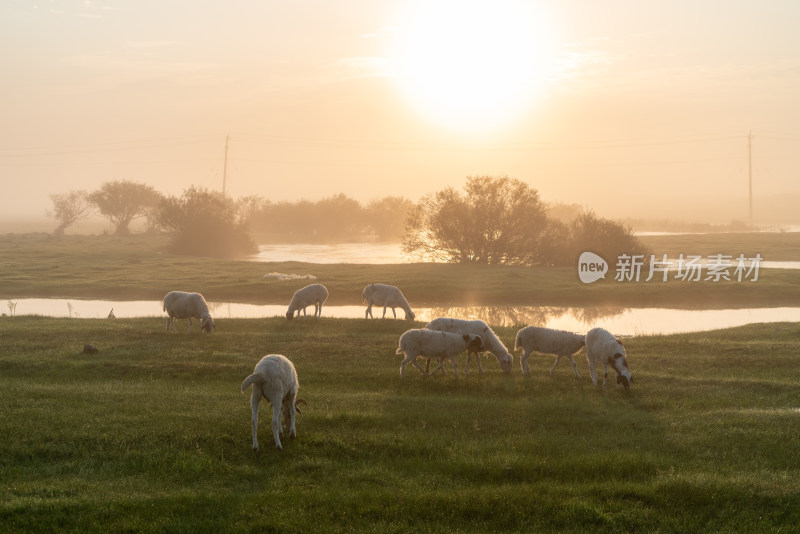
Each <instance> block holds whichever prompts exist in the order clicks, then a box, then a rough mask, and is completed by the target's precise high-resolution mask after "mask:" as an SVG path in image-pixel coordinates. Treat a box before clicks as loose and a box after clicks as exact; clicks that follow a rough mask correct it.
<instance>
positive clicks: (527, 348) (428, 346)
mask: <svg viewBox="0 0 800 534" xmlns="http://www.w3.org/2000/svg"><path fill="white" fill-rule="evenodd" d="M327 298H328V290H327V288H326V287H325V286H323V285H322V284H311V285H309V286H306V287H304V288H302V289H299V290H297V291H296V292H295V293H294V295H293V296H292V300H291V302H290V303H289V308H288V310H287V311H286V318H287V319H289V320H291V319H292V318H293V317H294V316H295V314H296V315H297V316H298V317H299V315H300V312H301V311H302V313H303V316H304V317H305V316H306V311H305V310H306V308H307V307H309V306H311V305H313V306H314V317H321V316H322V305H323V304H324V303H325V301H326V300H327ZM362 299H363V301H364V302H365V303H366V304H367V310H366V312H365V313H364V317H365V318H369V317H372V307H373V306H379V307H381V306H382V307H383V317H386V309H387V308H391V309H392V315H393V316H394V317H395V318H396V317H397V314H396V313H395V308H400V309H402V310H403V311H405V314H406V319H408V320H412V319H414V318H415V315H414V312H413V311H411V307H410V306H409V304H408V301H407V300H406V298H405V297H404V296H403V293H402V292H401V291H400V289H398V288H397V287H395V286H391V285H386V284H370V285H368V286H367V287H366V288H364V292H363V293H362ZM164 311H165V312H167V314H168V315H169V318H168V319H167V331H169V330H170V329H176V327H175V322H174V320H175V319H187V318H188V319H189V331H190V332H191V329H192V318H196V319H198V320H199V321H200V329H201V330H202V331H204V332H208V333H210V332H212V331H213V330H214V320H213V319H212V318H211V315H210V314H209V311H208V305H207V304H206V301H205V299H204V298H203V296H202V295H201V294H199V293H185V292H182V291H172V292H170V293H168V294H167V295H166V296H165V297H164ZM584 346H585V347H586V358H587V359H588V361H589V372H590V374H591V377H592V383H593V384H594V385H595V386H596V385H597V364H598V363H599V364H600V365H602V367H603V387H605V386H606V381H607V379H608V366H611V367H612V368H613V369H614V370H615V371H616V372H617V388H619V387H620V385H622V386H624V387H625V388H626V389H627V388H628V387H629V385H630V383H631V382H632V381H633V377H632V376H631V373H630V371H629V370H628V364H627V359H626V358H627V357H626V354H625V347H623V346H622V342H621V341H620V340H619V339H617V338H615V337H614V336H613V335H612V334H611V333H609V332H608V331H607V330H604V329H602V328H593V329H591V330H589V332H588V333H587V334H586V335H585V336H582V335H579V334H573V333H571V332H564V331H561V330H554V329H551V328H542V327H538V326H527V327H525V328H522V329H520V330H519V331H518V332H517V336H516V339H515V341H514V350H515V351H517V350H520V349H521V350H522V355H521V357H520V365H521V367H522V373H523V374H524V375H526V376H527V375H529V374H530V369H529V368H528V357H529V356H530V355H531V354H532V353H534V352H538V353H541V354H553V355H555V356H556V363H555V365H553V368H552V369H551V370H550V376H552V375H553V372H554V371H555V369H556V367H557V366H558V363H559V362H560V361H561V358H563V357H565V356H566V357H567V358H568V359H569V362H570V364H572V370H573V372H574V373H575V376H577V377H579V378H580V374H579V373H578V368H577V366H576V365H575V360H573V358H572V356H573V355H574V354H575V353H577V352H578V351H580V350H581V348H583V347H584ZM465 351H466V353H467V361H466V364H465V366H464V372H465V373H467V374H469V361H470V359H471V357H472V356H474V357H475V359H476V361H477V362H478V369H479V370H480V372H481V373H483V372H484V371H483V366H482V365H481V361H480V357H479V353H481V352H490V353H491V354H493V355H494V356H495V358H497V361H498V363H499V364H500V368H501V369H502V370H503V372H504V373H509V372H510V371H511V367H512V362H513V356H512V355H511V353H510V352H509V351H508V349H507V348H506V346H505V345H503V342H502V341H500V338H498V337H497V335H496V334H495V333H494V332H493V331H492V329H491V328H490V327H489V326H488V325H487V324H486V323H485V322H483V321H480V320H465V319H452V318H446V317H440V318H438V319H434V320H433V321H431V322H430V323H428V324H427V325H426V326H425V328H415V329H411V330H407V331H406V332H404V333H403V334H402V335H401V336H400V340H399V342H398V348H397V351H396V353H397V354H403V355H404V358H403V361H402V362H401V363H400V378H401V379H402V378H403V377H404V376H405V368H406V365H408V364H409V363H410V364H412V365H413V366H414V367H416V368H417V369H418V370H419V371H420V372H421V373H422V374H424V375H430V374H434V373H436V372H437V371H440V370H441V371H442V374H444V373H445V370H444V361H445V360H446V359H449V360H450V362H451V363H452V365H453V371H454V373H455V375H456V376H458V365H457V364H456V361H455V357H456V356H457V355H459V354H461V353H463V352H465ZM420 356H421V357H424V358H426V359H427V366H426V368H425V369H423V368H422V367H421V366H420V365H419V363H417V358H419V357H420ZM431 359H436V360H438V362H439V366H438V367H437V368H436V369H434V370H433V371H429V369H430V360H431ZM249 387H252V391H251V396H250V406H251V409H252V417H251V423H252V431H253V449H254V450H258V438H257V428H258V406H259V403H260V402H261V398H262V397H264V398H266V399H267V400H268V401H269V402H270V403H271V404H272V434H273V437H274V438H275V445H276V446H277V447H278V449H281V450H282V449H283V447H282V445H281V439H280V438H281V436H282V435H283V428H282V425H281V415H283V420H284V422H285V423H286V424H288V425H289V436H290V437H292V438H294V437H295V434H296V431H295V412H297V413H300V414H301V415H302V412H300V408H299V406H300V405H301V404H307V403H306V401H305V400H304V399H299V398H297V390H298V388H299V382H298V380H297V371H296V370H295V368H294V365H293V364H292V362H291V361H289V360H288V359H287V358H286V357H285V356H282V355H280V354H270V355H267V356H264V357H263V358H262V359H261V361H259V362H258V364H256V366H255V369H254V370H253V374H251V375H250V376H248V377H247V378H245V379H244V381H243V382H242V386H241V390H242V392H244V391H246V390H247V388H249Z"/></svg>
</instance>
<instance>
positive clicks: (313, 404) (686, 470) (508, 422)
mask: <svg viewBox="0 0 800 534" xmlns="http://www.w3.org/2000/svg"><path fill="white" fill-rule="evenodd" d="M164 324H165V321H164V320H163V318H161V317H159V318H145V319H135V320H120V319H117V320H105V319H104V320H90V319H81V320H76V319H50V318H42V317H2V318H0V347H1V348H0V406H2V412H0V414H1V415H0V436H2V438H0V531H4V532H11V531H19V532H55V531H58V532H111V531H113V532H133V531H151V532H191V533H197V532H355V531H359V532H379V533H386V532H536V531H550V532H563V531H570V532H796V531H797V529H798V525H800V454H798V452H800V432H799V431H798V429H800V365H798V364H799V363H800V360H799V358H800V326H798V325H797V324H789V323H781V324H762V325H751V326H747V327H742V328H736V329H732V330H724V331H715V332H709V333H696V334H687V335H672V336H655V337H637V338H631V339H630V340H628V341H626V346H627V349H628V355H629V362H630V367H631V371H632V372H633V375H634V378H635V382H634V384H633V386H632V388H631V390H629V391H627V392H626V391H624V390H622V391H618V390H616V389H615V388H614V387H609V388H608V389H606V390H603V389H600V388H596V387H594V386H593V385H592V383H591V380H590V379H589V373H588V364H587V363H586V359H585V356H584V355H583V353H581V354H579V355H578V357H577V358H576V361H578V363H579V370H580V372H581V374H582V378H581V379H577V378H575V377H574V376H573V375H572V370H571V369H570V367H569V365H568V364H567V363H564V362H562V365H561V366H559V368H558V369H557V370H556V376H555V377H554V378H551V377H550V376H549V374H548V373H549V369H550V367H551V365H552V363H553V359H552V357H549V356H540V357H538V358H537V357H536V356H532V357H531V370H532V376H531V377H530V378H528V379H526V378H524V377H523V376H522V375H521V373H520V370H519V363H518V360H517V359H516V358H515V362H514V363H515V366H514V369H513V370H512V373H511V374H510V375H508V376H505V375H502V373H501V372H500V369H499V366H498V365H497V363H496V361H495V360H494V358H493V357H491V356H489V357H488V358H486V359H484V361H483V365H484V368H485V369H486V370H487V374H486V375H484V376H478V375H473V374H470V376H466V377H465V376H463V375H462V376H460V377H458V378H455V377H454V376H452V373H449V374H448V376H446V377H442V376H435V377H423V376H422V375H420V374H419V373H418V372H417V371H416V370H415V369H413V368H411V367H409V368H408V369H407V373H406V379H405V380H404V381H402V382H401V381H400V380H399V364H400V360H401V356H399V355H396V354H395V353H394V352H395V348H396V346H397V339H398V337H399V335H400V334H401V333H402V332H403V331H404V330H405V329H407V328H409V327H410V326H411V324H410V323H408V322H405V321H391V320H386V321H381V320H374V321H369V322H368V321H365V320H347V319H340V320H337V319H329V318H323V319H321V320H317V321H314V320H306V321H304V320H297V321H292V322H291V323H289V322H287V321H285V320H282V319H278V318H274V319H253V320H245V319H242V320H227V321H219V324H218V330H217V332H215V333H213V334H211V335H201V334H199V333H197V332H193V333H192V334H187V333H186V332H185V327H186V322H185V321H179V323H178V326H179V332H178V333H170V334H168V333H166V332H164V331H163V329H164ZM416 326H421V325H420V324H419V323H417V324H416ZM497 331H498V334H499V335H500V336H501V338H502V339H503V340H504V342H505V343H506V344H507V345H508V344H511V343H512V342H513V336H514V333H515V332H514V330H513V329H502V328H501V329H498V330H497ZM85 343H92V344H94V345H95V346H97V347H98V348H99V349H100V353H99V354H97V355H87V354H83V353H82V352H81V349H82V347H83V345H84V344H85ZM270 352H276V353H283V354H285V355H287V356H288V357H290V359H292V360H293V361H294V363H295V365H296V368H297V370H298V374H299V376H300V396H302V397H304V398H306V399H307V400H308V402H309V406H308V407H307V408H306V409H304V412H305V415H304V416H303V417H302V418H301V419H299V421H298V424H297V432H298V437H297V439H296V440H293V441H291V440H288V439H287V440H286V443H284V451H283V452H279V451H277V450H276V449H274V448H273V446H272V437H271V433H270V429H269V421H270V417H271V415H270V410H268V409H267V406H266V405H265V404H264V403H262V406H261V417H260V428H259V431H260V432H259V434H260V439H259V440H260V443H261V450H260V451H259V452H258V453H254V452H253V451H252V450H251V448H250V439H251V438H250V423H249V419H250V412H249V395H248V394H242V393H240V391H239V386H240V383H241V381H242V380H243V379H244V377H245V376H247V375H248V374H249V373H250V372H252V368H253V366H254V365H255V363H256V362H257V361H258V360H259V358H260V357H261V356H262V355H264V354H266V353H270ZM517 356H518V355H517ZM463 361H464V357H463V356H462V357H461V358H460V360H459V363H460V365H461V366H462V368H463ZM612 374H613V373H612Z"/></svg>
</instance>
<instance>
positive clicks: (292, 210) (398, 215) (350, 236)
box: [249, 194, 413, 243]
mask: <svg viewBox="0 0 800 534" xmlns="http://www.w3.org/2000/svg"><path fill="white" fill-rule="evenodd" d="M412 206H413V203H412V202H411V201H410V200H407V199H405V198H402V197H385V198H382V199H379V200H374V201H372V202H370V203H369V204H367V205H366V206H362V205H361V204H360V203H359V202H358V201H356V200H354V199H352V198H349V197H347V196H346V195H344V194H338V195H334V196H332V197H329V198H324V199H322V200H319V201H317V202H310V201H308V200H300V201H298V202H277V203H273V202H269V201H264V202H263V203H262V204H261V205H260V206H259V207H257V208H256V209H254V210H252V213H251V215H250V218H249V221H250V228H251V229H252V231H253V233H254V234H255V235H256V236H257V238H258V241H259V242H262V243H344V242H359V241H400V239H401V238H402V237H403V232H404V229H405V221H406V215H407V213H408V211H409V209H411V207H412Z"/></svg>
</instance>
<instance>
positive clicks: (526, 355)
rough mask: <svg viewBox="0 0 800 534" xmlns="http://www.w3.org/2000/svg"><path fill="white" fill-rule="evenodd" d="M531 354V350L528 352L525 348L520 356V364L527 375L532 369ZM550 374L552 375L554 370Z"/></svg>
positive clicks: (523, 372)
mask: <svg viewBox="0 0 800 534" xmlns="http://www.w3.org/2000/svg"><path fill="white" fill-rule="evenodd" d="M530 355H531V353H530V352H528V351H527V350H523V351H522V356H520V357H519V364H520V365H521V366H522V374H523V375H525V376H528V375H529V374H531V370H530V368H529V367H528V358H529V357H530ZM550 374H551V375H552V374H553V372H552V371H550Z"/></svg>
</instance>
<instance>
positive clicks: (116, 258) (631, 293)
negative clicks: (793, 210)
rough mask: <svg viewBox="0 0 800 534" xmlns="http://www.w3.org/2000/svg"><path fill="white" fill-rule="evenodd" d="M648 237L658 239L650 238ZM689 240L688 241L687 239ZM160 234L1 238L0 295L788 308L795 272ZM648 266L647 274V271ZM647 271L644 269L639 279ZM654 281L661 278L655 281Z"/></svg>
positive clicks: (751, 242) (775, 255) (797, 243)
mask: <svg viewBox="0 0 800 534" xmlns="http://www.w3.org/2000/svg"><path fill="white" fill-rule="evenodd" d="M647 239H648V241H646V243H647V244H648V246H650V247H651V248H652V250H653V252H654V253H657V254H662V253H664V252H670V253H673V252H675V253H685V254H701V255H704V256H705V255H708V254H719V253H725V254H730V255H733V256H736V255H738V254H745V255H747V257H752V256H755V254H756V253H760V254H761V255H762V257H763V258H764V259H766V260H772V261H792V260H793V261H800V234H798V233H785V234H780V233H776V234H753V235H746V236H743V235H741V234H723V235H720V236H715V237H714V238H713V239H714V241H713V243H714V244H713V245H712V242H710V241H709V239H711V238H708V237H704V236H690V237H686V236H659V237H655V238H647ZM650 239H654V241H652V242H651V241H649V240H650ZM687 240H688V241H687ZM166 244H167V238H166V237H164V236H148V235H134V236H127V237H118V236H102V235H101V236H81V235H74V236H72V235H70V236H61V237H60V238H57V237H53V236H50V235H47V234H20V235H14V234H8V235H4V236H0V299H14V298H25V297H63V298H92V299H112V300H147V299H153V300H156V301H158V300H161V299H162V298H163V296H164V295H165V294H166V293H167V292H168V291H172V290H174V289H181V290H187V291H199V292H201V293H203V295H205V297H206V298H207V299H208V300H209V301H217V302H243V303H253V304H287V303H288V302H289V300H290V299H291V296H292V293H293V292H294V291H295V290H296V289H298V288H300V287H302V286H303V285H305V284H306V283H308V282H307V281H303V280H299V281H278V280H274V279H266V278H264V275H265V274H267V273H270V272H282V273H294V274H312V275H314V276H316V277H317V279H318V281H319V282H322V283H324V284H325V285H326V287H328V289H329V290H330V298H329V299H328V303H327V304H328V305H332V306H336V305H360V304H361V292H362V290H363V289H364V286H365V285H367V284H369V283H371V282H385V283H391V284H393V285H397V286H398V287H400V288H402V290H403V293H404V294H405V296H406V297H407V298H408V300H409V302H411V304H412V306H425V307H429V306H472V305H505V306H515V305H516V306H536V305H567V306H590V305H591V306H624V307H654V306H660V307H685V308H714V307H717V308H748V307H774V306H796V305H797V302H799V301H800V270H798V269H794V270H789V269H761V271H760V273H759V279H758V281H757V282H750V281H748V280H745V281H743V282H737V281H736V280H735V279H734V280H731V281H724V280H723V281H719V282H700V283H693V282H682V281H679V280H674V279H671V280H670V281H669V282H661V281H655V280H654V281H651V282H648V283H645V282H644V281H642V282H638V283H635V282H622V283H620V282H615V281H614V280H613V277H614V271H613V266H612V271H611V272H610V273H609V274H608V275H607V279H606V280H601V281H599V282H597V283H594V284H591V285H586V284H583V283H581V282H580V280H579V279H578V276H577V265H576V267H575V268H572V267H561V268H528V267H520V266H503V265H471V264H470V265H452V264H431V263H403V264H394V265H392V264H390V265H371V264H314V263H300V262H280V263H261V262H253V261H233V260H218V259H213V258H198V257H190V256H179V255H174V254H170V253H168V252H167V251H166ZM645 275H646V273H645ZM643 279H644V277H643ZM656 280H658V279H657V278H656Z"/></svg>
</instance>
